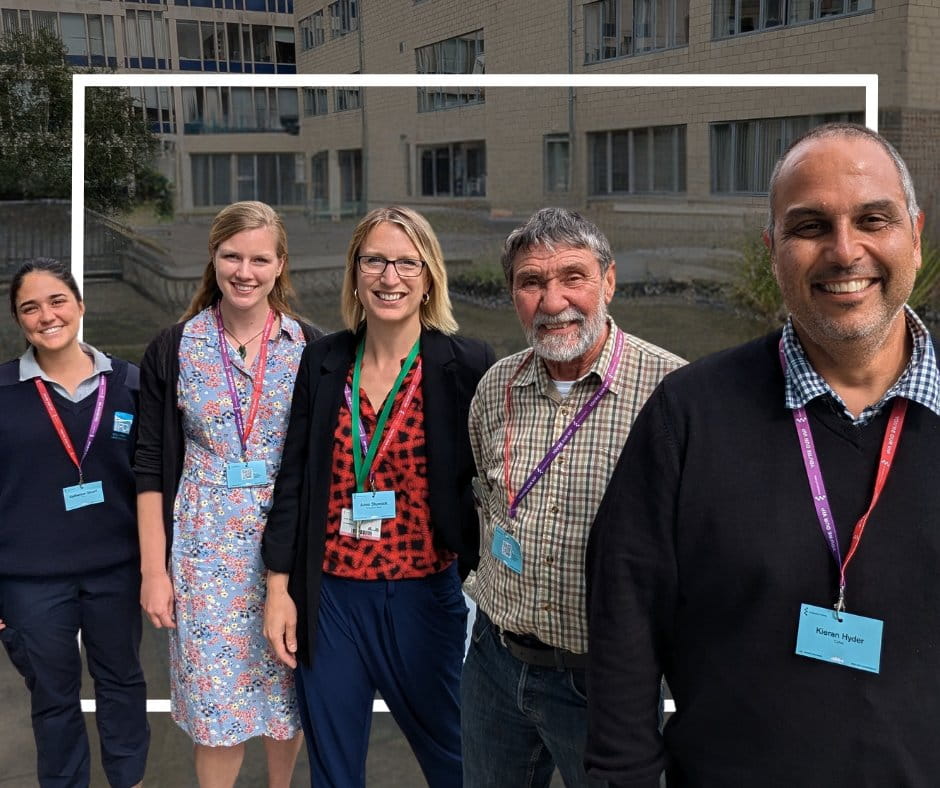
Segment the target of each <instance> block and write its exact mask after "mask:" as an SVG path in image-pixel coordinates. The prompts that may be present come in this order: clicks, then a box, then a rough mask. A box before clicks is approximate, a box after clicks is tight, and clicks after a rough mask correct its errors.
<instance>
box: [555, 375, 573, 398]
mask: <svg viewBox="0 0 940 788" xmlns="http://www.w3.org/2000/svg"><path fill="white" fill-rule="evenodd" d="M575 382H576V381H574V380H555V379H554V378H552V383H554V384H555V388H556V389H558V393H559V394H561V398H562V399H564V398H565V397H567V396H568V392H570V391H571V387H572V386H573V385H574V384H575Z"/></svg>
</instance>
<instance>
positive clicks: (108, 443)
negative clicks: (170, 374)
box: [0, 358, 139, 577]
mask: <svg viewBox="0 0 940 788" xmlns="http://www.w3.org/2000/svg"><path fill="white" fill-rule="evenodd" d="M111 364H112V371H111V372H110V373H109V374H108V375H107V381H108V391H107V396H106V398H105V404H104V411H103V413H102V416H101V424H100V426H99V427H98V433H97V435H96V436H95V439H94V441H93V442H92V444H91V448H90V449H89V451H88V456H87V457H86V458H85V461H84V463H83V464H82V471H83V474H84V478H85V481H86V482H95V481H100V482H101V484H102V489H103V492H104V502H103V503H100V504H95V505H92V506H85V507H82V508H79V509H73V510H72V511H70V512H67V511H66V510H65V502H64V500H63V496H62V489H63V488H64V487H71V486H73V485H75V484H78V469H77V468H76V467H75V465H74V463H73V462H72V460H71V459H70V458H69V456H68V455H67V454H66V453H65V448H64V447H63V446H62V442H61V441H60V440H59V435H58V433H57V432H56V430H55V427H53V425H52V421H51V420H50V418H49V415H48V414H47V413H46V409H45V407H43V404H42V400H41V399H40V398H39V393H38V392H37V391H36V384H35V383H34V382H33V381H32V380H26V381H23V382H20V380H19V361H18V360H17V361H10V362H8V363H6V364H3V365H2V366H0V413H2V414H3V418H0V448H2V451H3V461H2V462H0V575H15V576H20V577H24V576H31V577H46V576H51V575H63V574H72V573H76V572H93V571H96V570H98V569H105V568H107V567H110V566H115V565H117V564H120V563H123V562H125V561H131V560H133V559H135V558H136V557H137V556H138V554H139V553H138V543H137V515H136V498H135V495H134V474H133V473H132V471H131V461H132V459H133V456H134V441H135V437H136V433H137V368H136V367H134V366H133V365H131V364H128V363H127V362H125V361H120V360H119V359H116V358H113V359H111ZM46 388H47V390H48V391H49V394H50V396H51V397H52V402H53V404H54V405H55V407H56V410H57V411H58V413H59V417H60V418H61V419H62V423H63V425H64V426H65V430H66V432H68V434H69V437H70V438H71V440H72V445H73V446H74V447H75V452H76V454H78V456H79V458H80V457H81V454H82V450H83V449H84V448H85V441H86V439H87V438H88V429H89V427H90V426H91V419H92V414H93V413H94V410H95V403H96V402H97V392H93V393H91V394H89V395H88V396H87V397H85V398H84V399H83V400H82V401H81V402H77V403H76V402H70V401H69V400H68V399H66V398H65V397H63V396H61V395H60V394H58V393H56V392H55V390H54V388H53V387H52V386H47V387H46ZM115 411H119V412H123V413H127V414H130V415H132V416H133V417H134V419H133V423H132V426H131V430H130V433H127V432H124V431H122V429H120V428H119V429H117V430H116V429H115V418H114V414H115Z"/></svg>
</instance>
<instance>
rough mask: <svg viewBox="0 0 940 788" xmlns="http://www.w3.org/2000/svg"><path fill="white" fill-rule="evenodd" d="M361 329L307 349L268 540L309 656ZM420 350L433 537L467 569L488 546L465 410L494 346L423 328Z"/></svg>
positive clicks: (265, 544)
mask: <svg viewBox="0 0 940 788" xmlns="http://www.w3.org/2000/svg"><path fill="white" fill-rule="evenodd" d="M361 336H362V334H361V332H360V333H359V334H353V333H352V332H350V331H341V332H339V333H337V334H330V335H329V336H327V337H323V338H322V339H320V340H318V341H316V342H314V343H312V344H310V345H307V347H306V349H305V350H304V353H303V356H302V357H301V359H300V368H299V369H298V370H297V379H296V382H295V384H294V397H293V400H292V403H291V414H290V422H289V424H288V427H287V436H286V438H285V441H284V453H283V455H282V458H281V468H280V471H279V473H278V475H277V480H276V482H275V485H274V501H273V504H272V508H271V511H270V513H269V514H268V522H267V525H266V526H265V529H264V537H263V540H262V543H261V555H262V558H263V559H264V563H265V565H266V566H267V567H268V569H271V570H272V571H275V572H288V573H290V582H289V583H288V589H289V591H290V595H291V598H292V599H293V600H294V603H295V604H296V605H297V621H298V626H297V645H298V653H297V655H298V657H299V658H300V659H301V660H302V661H303V662H304V663H305V664H307V665H310V663H311V656H312V654H313V643H314V640H315V637H316V628H317V611H318V607H319V601H320V580H321V575H322V570H323V555H324V550H325V538H326V517H327V511H328V507H329V497H330V483H331V476H332V462H333V435H334V433H335V432H336V425H337V423H338V420H339V410H340V406H341V404H342V401H343V387H344V385H345V383H346V377H347V375H348V373H349V367H350V365H351V364H352V363H353V360H354V358H355V354H356V347H357V346H358V343H359V341H360V339H361ZM421 358H422V365H423V369H422V379H421V392H422V395H423V397H424V431H425V443H426V447H427V468H428V490H429V498H430V500H429V505H430V510H431V532H432V534H433V538H434V543H435V545H437V546H439V547H446V548H448V549H450V550H452V551H453V552H455V553H457V556H458V561H459V566H460V570H461V576H462V577H465V576H466V574H467V573H468V572H469V571H470V570H471V569H473V568H474V567H476V565H477V562H478V561H479V556H480V530H479V524H478V520H477V515H476V510H475V509H474V505H473V496H472V493H471V490H470V480H471V479H472V478H473V476H474V474H475V473H476V471H475V468H474V464H473V453H472V451H471V449H470V437H469V434H468V431H467V418H468V415H469V409H470V400H471V399H472V397H473V394H474V392H475V391H476V387H477V383H478V382H479V380H480V378H481V377H482V375H483V373H484V372H485V371H486V370H487V369H488V368H489V367H490V366H491V365H492V363H493V361H494V360H495V356H494V354H493V349H492V348H491V347H490V346H489V345H487V344H486V343H485V342H481V341H479V340H475V339H465V338H462V337H455V336H447V335H445V334H442V333H441V332H439V331H433V330H427V329H422V331H421Z"/></svg>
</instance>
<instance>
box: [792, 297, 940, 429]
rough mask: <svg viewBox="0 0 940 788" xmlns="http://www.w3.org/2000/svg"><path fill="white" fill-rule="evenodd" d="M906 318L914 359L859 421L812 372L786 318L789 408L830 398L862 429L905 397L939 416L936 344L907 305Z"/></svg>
mask: <svg viewBox="0 0 940 788" xmlns="http://www.w3.org/2000/svg"><path fill="white" fill-rule="evenodd" d="M904 317H905V319H906V321H907V330H908V331H909V332H910V334H911V339H912V340H913V351H912V353H911V359H910V361H908V363H907V367H905V369H904V372H902V373H901V376H900V377H899V378H898V379H897V380H896V381H895V382H894V385H892V386H891V388H889V389H888V390H887V391H886V392H885V395H884V396H883V397H882V398H881V399H880V400H879V401H878V402H876V403H875V404H874V405H869V406H868V407H867V408H865V410H863V411H862V412H861V413H860V414H859V415H858V418H856V417H854V416H852V414H851V413H850V412H849V410H848V408H846V406H845V402H843V400H842V398H841V397H840V396H839V395H838V394H836V392H835V391H833V390H832V388H831V387H830V386H829V384H828V383H826V381H825V380H824V379H823V377H822V376H821V375H820V374H819V373H818V372H817V371H816V370H815V369H813V365H812V364H810V361H809V359H808V358H807V356H806V353H805V352H804V351H803V346H802V345H801V344H800V340H799V338H798V337H797V335H796V331H795V330H794V328H793V319H792V318H787V322H786V325H784V327H783V355H784V358H785V359H786V362H787V368H786V370H785V372H784V380H785V386H784V389H785V404H786V407H787V408H789V409H790V410H795V409H796V408H801V407H803V406H805V405H806V404H807V403H808V402H809V401H810V400H812V399H815V398H816V397H821V396H825V395H827V394H828V395H829V396H830V397H832V398H833V400H835V402H837V403H838V405H839V406H840V408H841V409H842V412H843V414H844V415H845V416H846V418H848V419H850V420H851V421H852V422H853V423H855V424H858V425H863V424H867V423H868V422H869V421H871V420H872V419H873V418H874V417H875V416H876V415H878V413H879V412H880V411H881V409H882V407H883V406H884V404H885V403H886V402H887V401H888V400H890V399H892V398H894V397H904V398H905V399H907V400H911V401H913V402H918V403H920V404H921V405H923V406H924V407H925V408H929V409H930V410H932V411H933V412H934V413H936V414H937V415H938V416H940V372H938V370H937V357H936V354H935V353H934V347H933V340H932V339H931V338H930V332H929V331H927V327H926V326H925V325H924V324H923V322H921V319H920V318H919V317H918V316H917V315H916V314H915V313H914V310H913V309H911V308H910V307H909V306H906V305H905V307H904Z"/></svg>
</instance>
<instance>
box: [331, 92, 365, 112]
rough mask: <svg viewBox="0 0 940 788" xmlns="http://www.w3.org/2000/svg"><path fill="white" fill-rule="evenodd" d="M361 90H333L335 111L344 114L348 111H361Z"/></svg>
mask: <svg viewBox="0 0 940 788" xmlns="http://www.w3.org/2000/svg"><path fill="white" fill-rule="evenodd" d="M361 106H362V104H361V103H360V101H359V88H357V87H356V88H333V109H334V111H335V112H344V111H345V110H347V109H359V107H361Z"/></svg>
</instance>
